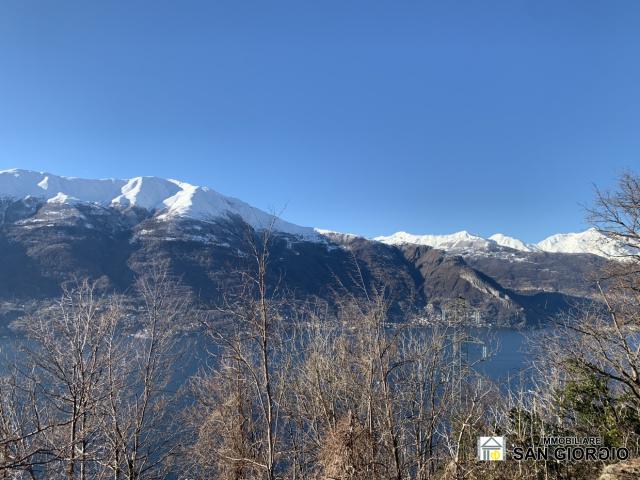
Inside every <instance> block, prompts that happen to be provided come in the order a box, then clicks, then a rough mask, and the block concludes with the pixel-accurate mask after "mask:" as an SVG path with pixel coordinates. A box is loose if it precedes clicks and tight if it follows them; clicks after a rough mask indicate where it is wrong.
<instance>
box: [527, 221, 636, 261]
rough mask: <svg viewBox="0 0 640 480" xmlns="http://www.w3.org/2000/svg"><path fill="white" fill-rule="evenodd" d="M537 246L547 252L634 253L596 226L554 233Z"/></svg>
mask: <svg viewBox="0 0 640 480" xmlns="http://www.w3.org/2000/svg"><path fill="white" fill-rule="evenodd" d="M536 246H537V247H538V248H539V249H540V250H542V251H545V252H561V253H592V254H594V255H600V256H601V257H624V256H625V255H629V254H630V253H632V252H630V250H629V249H627V248H625V247H624V246H622V245H620V244H618V243H617V242H615V241H613V240H611V239H610V238H607V237H605V236H604V235H603V234H602V233H600V232H598V231H597V230H596V229H595V228H590V229H589V230H585V231H584V232H579V233H559V234H556V235H552V236H550V237H548V238H546V239H544V240H542V241H541V242H539V243H537V244H536Z"/></svg>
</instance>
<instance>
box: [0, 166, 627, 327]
mask: <svg viewBox="0 0 640 480" xmlns="http://www.w3.org/2000/svg"><path fill="white" fill-rule="evenodd" d="M247 226H249V227H250V228H251V229H252V230H253V231H260V230H263V229H266V228H272V229H273V231H274V240H273V245H272V253H271V258H272V268H273V275H274V278H276V277H277V278H279V279H282V280H283V281H284V283H285V284H286V286H287V288H289V289H290V290H291V291H292V292H293V293H294V294H295V295H296V296H298V297H300V298H321V299H324V300H327V301H328V302H331V299H332V297H333V296H335V295H336V294H337V293H339V292H340V290H344V291H348V292H349V293H350V294H356V295H357V294H358V293H357V292H360V291H361V288H360V286H359V285H358V283H360V282H365V283H367V284H369V285H373V284H377V285H382V284H384V285H385V289H386V291H388V294H389V297H390V300H391V301H392V304H393V308H392V310H393V311H394V312H396V313H397V314H398V315H406V314H407V312H409V311H411V312H412V313H417V314H418V315H427V314H440V312H441V310H442V309H443V308H445V305H446V304H447V302H449V301H451V300H453V299H456V298H459V297H462V298H464V299H466V300H467V303H468V304H469V305H470V306H471V307H472V308H473V309H474V310H475V311H476V312H477V315H476V316H475V318H476V319H481V320H480V321H481V322H483V323H490V324H500V325H527V324H534V323H540V322H544V321H547V320H549V319H550V318H551V317H552V316H554V315H556V314H558V313H560V312H562V311H566V310H567V309H570V308H572V307H573V306H576V305H579V304H580V303H582V302H584V301H588V300H589V299H590V298H592V297H593V295H594V289H593V285H591V284H590V281H589V280H588V279H589V278H590V276H592V275H593V274H594V273H595V272H597V271H598V270H599V269H601V268H602V267H603V266H604V265H605V264H606V263H607V262H610V261H614V260H612V259H615V258H616V257H622V256H624V255H625V254H628V253H629V252H628V250H627V249H624V248H622V247H620V246H619V245H617V244H616V243H615V242H612V241H611V240H609V239H608V238H606V237H605V236H603V235H602V234H600V233H599V232H598V231H596V230H594V229H590V230H587V231H585V232H580V233H568V234H557V235H553V236H551V237H549V238H547V239H545V240H542V241H541V242H539V243H536V244H526V243H524V242H522V241H521V240H518V239H516V238H512V237H509V236H506V235H503V234H495V235H492V236H491V237H489V238H482V237H480V236H476V235H472V234H470V233H468V232H466V231H462V232H458V233H454V234H451V235H412V234H409V233H405V232H398V233H395V234H393V235H390V236H380V237H376V238H373V239H367V238H362V237H360V236H357V235H351V234H344V233H339V232H332V231H328V230H322V229H315V228H311V227H303V226H298V225H295V224H292V223H289V222H286V221H284V220H282V219H280V218H276V217H274V216H273V215H271V214H269V213H266V212H263V211H261V210H259V209H257V208H255V207H252V206H250V205H248V204H247V203H245V202H243V201H241V200H238V199H235V198H231V197H228V196H225V195H222V194H220V193H218V192H216V191H214V190H212V189H210V188H208V187H200V186H195V185H191V184H188V183H185V182H181V181H178V180H171V179H162V178H157V177H136V178H132V179H125V180H118V179H102V180H91V179H81V178H73V177H64V176H58V175H53V174H49V173H44V172H35V171H30V170H19V169H12V170H4V171H0V264H1V265H2V266H3V267H2V269H1V270H0V301H3V302H5V303H4V305H5V307H3V308H4V309H5V310H7V311H8V310H11V308H13V307H11V308H9V307H7V305H9V306H11V305H14V306H15V305H17V304H20V303H21V302H22V303H24V301H25V300H29V301H35V302H38V301H46V299H51V298H55V296H56V295H58V294H59V292H60V288H61V285H62V284H64V283H65V282H67V281H70V280H73V279H77V278H81V277H90V278H93V279H96V280H99V281H100V282H101V283H102V284H103V285H104V286H105V288H110V289H115V290H119V291H123V292H126V291H128V289H129V288H130V286H131V282H132V281H133V278H134V277H135V275H136V273H139V272H142V271H144V269H145V268H146V266H147V265H148V264H149V262H153V261H155V260H158V259H162V260H164V261H167V262H168V263H169V264H170V266H171V268H172V269H173V270H174V272H175V273H176V274H178V275H180V276H181V278H182V279H183V281H184V282H185V284H186V285H188V286H189V287H191V289H192V290H193V292H194V293H195V295H196V296H197V297H198V298H199V299H201V300H202V301H203V302H206V303H215V302H217V301H219V300H220V297H221V295H222V292H223V291H224V289H225V286H226V285H228V284H229V282H230V281H231V278H232V277H233V273H234V272H235V271H237V270H238V268H242V266H243V265H244V264H245V263H246V262H247V250H246V249H247V245H246V244H245V243H244V242H243V235H244V234H245V233H246V229H247ZM1 318H2V309H0V319H1ZM7 318H9V317H7Z"/></svg>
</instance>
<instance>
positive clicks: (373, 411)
mask: <svg viewBox="0 0 640 480" xmlns="http://www.w3.org/2000/svg"><path fill="white" fill-rule="evenodd" d="M591 213H592V215H591V220H592V221H593V223H594V224H595V225H596V226H598V227H599V229H600V230H601V231H603V232H604V233H605V234H607V235H608V236H609V237H611V238H615V239H616V240H619V241H621V242H623V243H624V244H626V245H628V246H630V247H633V248H637V246H638V245H639V244H640V180H639V179H638V177H636V176H633V175H631V174H627V175H624V176H623V177H622V178H621V181H620V188H619V189H618V191H616V192H613V193H598V197H597V203H596V207H595V208H594V210H593V212H591ZM269 240H270V232H269V231H266V232H261V233H256V232H253V231H251V232H250V234H249V235H248V236H247V241H248V242H249V244H250V245H251V246H252V251H253V260H254V262H253V268H252V269H250V270H247V271H244V272H240V273H239V275H241V277H242V281H241V282H239V286H237V287H234V288H233V289H231V290H230V291H228V292H226V298H225V301H224V304H223V306H222V307H221V308H220V309H219V311H217V312H216V315H211V314H208V313H203V312H200V311H196V310H194V309H193V308H192V304H191V302H190V301H189V295H188V292H186V291H185V290H184V289H183V288H182V287H181V286H180V284H179V282H177V281H176V280H175V279H173V278H172V277H171V276H170V275H169V273H168V272H167V270H166V269H165V268H163V266H162V265H156V266H155V267H154V268H151V269H150V270H149V271H148V272H147V274H146V275H145V276H144V277H141V278H140V279H139V280H138V283H137V293H136V294H137V297H138V298H139V299H140V300H141V301H140V302H139V303H140V305H141V307H139V308H138V310H137V311H136V312H135V313H136V314H135V315H131V314H130V309H129V308H125V305H123V302H124V300H123V299H122V298H119V297H116V296H107V295H102V294H99V293H98V292H97V290H96V289H95V288H94V286H93V285H92V284H90V283H89V282H83V283H81V284H80V285H78V286H76V287H75V288H73V289H70V290H68V291H67V292H66V293H65V294H64V296H63V298H62V299H61V300H60V302H59V303H58V304H57V306H56V307H55V308H53V309H52V310H50V311H49V312H47V313H46V314H43V315H40V316H38V317H37V318H32V319H30V320H29V321H28V322H26V325H27V329H28V332H27V334H28V341H26V342H25V343H24V352H23V353H22V354H21V355H20V356H19V361H18V362H17V363H16V364H14V365H12V366H11V368H9V369H8V370H6V371H7V372H8V373H7V374H6V375H5V376H4V377H3V378H2V380H1V383H0V393H1V396H0V478H15V479H19V478H20V479H21V478H32V479H56V478H61V479H65V478H66V479H69V480H71V479H102V478H111V479H114V480H117V479H131V480H132V479H160V478H181V479H225V480H232V479H233V480H241V479H246V480H250V479H251V480H253V479H256V480H263V479H265V480H273V479H318V480H320V479H327V480H328V479H344V480H346V479H351V480H356V479H363V480H364V479H380V480H382V479H385V480H386V479H395V480H404V479H407V480H409V479H411V480H413V479H415V480H424V479H538V478H541V479H542V478H544V479H580V478H584V479H590V478H597V476H598V475H599V472H600V471H601V470H602V467H603V463H600V462H576V463H557V462H555V463H554V462H551V461H546V462H544V461H526V462H515V461H508V462H479V461H477V460H476V442H477V437H478V436H480V435H487V434H496V435H504V436H506V437H507V438H508V441H509V443H510V444H516V445H532V444H536V443H537V442H538V441H539V439H540V438H542V437H547V436H580V437H582V436H595V437H601V438H602V439H603V442H604V444H605V445H606V446H609V447H626V448H628V449H629V450H630V452H631V454H632V456H638V454H639V453H640V443H639V442H640V414H639V412H640V410H639V407H640V341H639V335H640V333H639V327H640V316H639V314H640V294H639V292H640V255H630V256H629V257H628V258H627V259H625V260H624V261H621V262H615V263H614V265H615V266H614V267H611V268H610V269H608V270H607V271H604V272H602V273H601V275H600V277H599V278H597V279H593V281H594V282H596V283H597V285H598V286H599V288H600V292H601V301H599V302H595V303H594V304H593V305H591V306H589V307H586V308H580V309H579V310H577V311H575V312H573V313H572V314H570V315H565V316H564V317H563V318H561V319H559V321H558V323H557V325H556V326H555V328H552V329H549V330H546V331H545V333H544V334H541V335H540V338H539V339H538V341H537V344H536V345H535V346H534V348H535V351H536V352H537V356H536V360H535V362H534V364H533V365H534V371H533V373H532V374H531V377H530V378H528V379H523V382H522V383H521V384H520V385H507V386H505V385H494V384H493V383H492V382H491V381H490V380H489V379H487V378H484V377H483V376H482V375H480V374H479V373H478V372H477V371H476V368H475V365H474V364H473V362H471V361H469V359H468V358H466V357H465V356H464V355H463V353H462V352H463V344H464V342H465V341H466V337H465V334H464V328H463V324H464V322H465V318H464V317H465V308H464V305H462V304H454V305H451V306H450V308H449V311H450V312H453V313H452V314H450V315H448V317H449V318H448V320H447V322H446V323H434V324H433V325H431V326H430V327H429V328H427V329H422V330H420V332H417V331H416V330H415V329H411V328H405V327H402V326H393V325H389V323H388V322H387V313H388V299H389V293H388V292H386V291H385V290H384V288H383V287H382V286H380V285H376V284H375V282H368V281H365V279H362V278H360V279H358V280H359V282H360V284H361V285H362V294H361V295H359V296H354V295H346V294H344V295H341V294H340V293H339V292H338V293H337V298H339V301H338V308H337V310H333V309H332V310H329V309H327V308H325V307H324V306H323V305H304V306H300V305H295V304H294V303H292V302H291V300H290V299H291V296H290V295H289V294H288V293H287V292H285V291H283V290H281V289H280V288H279V286H278V285H269V284H268V282H267V280H266V279H267V278H268V277H267V271H268V268H269ZM636 251H637V250H636ZM194 325H197V328H196V330H197V332H198V333H199V334H204V335H206V336H207V337H208V341H207V342H204V343H205V344H206V345H207V346H208V348H207V349H206V352H207V359H206V362H204V363H205V364H206V365H207V368H202V369H200V370H199V371H198V372H197V373H195V374H193V375H191V376H190V377H189V379H188V381H187V382H186V383H184V384H182V385H180V384H179V383H178V382H177V381H176V377H179V376H180V375H181V372H182V369H183V368H186V367H185V366H184V365H183V363H184V361H185V360H184V359H185V358H187V355H185V352H184V351H183V350H184V348H185V342H184V338H185V332H187V331H193V329H194ZM192 335H193V334H192Z"/></svg>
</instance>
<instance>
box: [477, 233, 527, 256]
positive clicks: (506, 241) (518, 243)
mask: <svg viewBox="0 0 640 480" xmlns="http://www.w3.org/2000/svg"><path fill="white" fill-rule="evenodd" d="M489 240H493V241H494V242H496V243H497V244H498V245H500V246H502V247H508V248H512V249H514V250H520V251H521V252H533V251H535V250H537V249H538V248H537V247H536V246H535V245H527V244H526V243H524V242H523V241H522V240H518V239H517V238H513V237H508V236H507V235H503V234H502V233H496V234H494V235H491V236H490V237H489Z"/></svg>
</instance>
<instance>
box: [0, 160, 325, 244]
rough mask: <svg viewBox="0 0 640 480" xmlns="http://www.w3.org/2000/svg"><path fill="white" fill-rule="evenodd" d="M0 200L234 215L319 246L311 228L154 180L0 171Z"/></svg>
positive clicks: (169, 214) (171, 214)
mask: <svg viewBox="0 0 640 480" xmlns="http://www.w3.org/2000/svg"><path fill="white" fill-rule="evenodd" d="M2 197H8V198H14V199H24V198H27V197H36V198H41V199H43V200H45V201H47V202H49V203H54V204H56V203H57V204H77V203H83V202H84V203H96V204H99V205H102V206H105V207H108V206H114V207H132V206H136V207H139V208H144V209H146V210H150V211H154V212H156V213H157V215H158V218H159V219H161V220H168V219H171V218H176V217H178V218H180V217H184V218H192V219H197V220H204V221H207V220H211V219H214V218H219V217H222V216H228V215H238V216H240V217H241V218H242V219H243V220H244V221H245V222H247V223H248V224H250V225H251V226H253V227H254V228H258V229H263V228H267V227H269V226H270V225H271V224H272V223H273V228H274V229H275V230H276V231H279V232H283V233H289V234H292V235H296V236H299V237H301V238H304V239H307V240H314V241H319V240H322V237H321V235H320V234H318V233H317V232H315V230H314V229H313V228H308V227H301V226H298V225H294V224H292V223H289V222H286V221H284V220H280V219H278V218H274V216H273V215H270V214H268V213H266V212H263V211H262V210H259V209H257V208H254V207H252V206H251V205H248V204H247V203H244V202H242V201H240V200H238V199H235V198H231V197H226V196H224V195H222V194H220V193H218V192H216V191H214V190H211V189H210V188H207V187H198V186H195V185H191V184H189V183H186V182H180V181H177V180H170V179H169V180H167V179H163V178H157V177H136V178H132V179H128V180H119V179H112V178H111V179H102V180H88V179H82V178H75V177H62V176H58V175H52V174H50V173H45V172H34V171H30V170H19V169H12V170H2V171H0V198H2Z"/></svg>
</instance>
